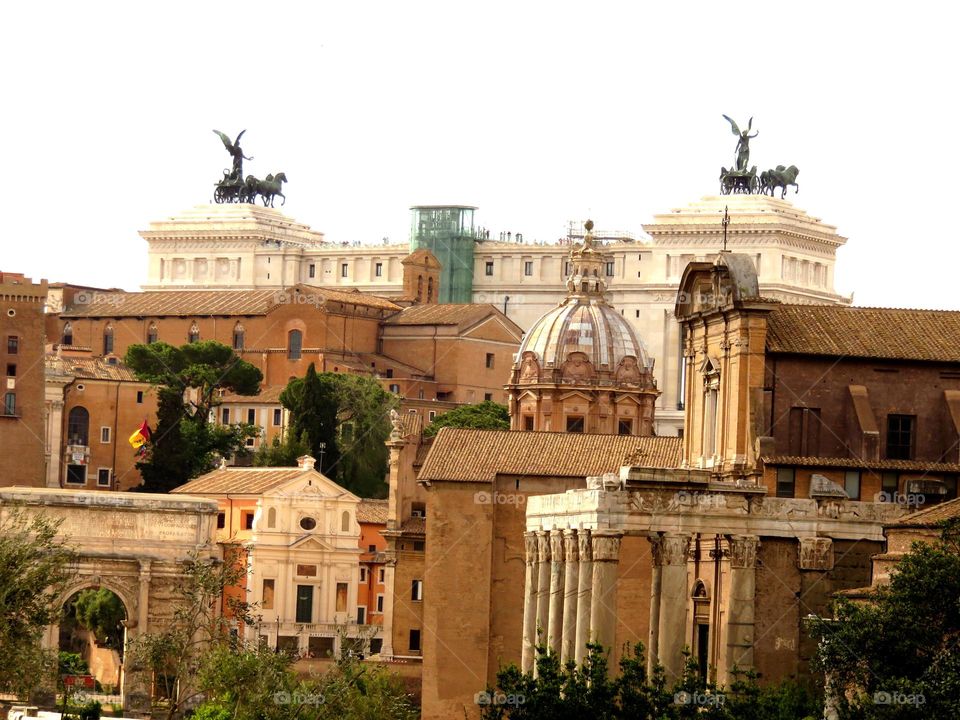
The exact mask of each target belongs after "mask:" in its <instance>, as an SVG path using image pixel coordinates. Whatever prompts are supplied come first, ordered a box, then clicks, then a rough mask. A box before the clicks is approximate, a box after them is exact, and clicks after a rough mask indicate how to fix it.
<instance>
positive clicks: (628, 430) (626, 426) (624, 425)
mask: <svg viewBox="0 0 960 720" xmlns="http://www.w3.org/2000/svg"><path fill="white" fill-rule="evenodd" d="M617 435H633V420H618V421H617Z"/></svg>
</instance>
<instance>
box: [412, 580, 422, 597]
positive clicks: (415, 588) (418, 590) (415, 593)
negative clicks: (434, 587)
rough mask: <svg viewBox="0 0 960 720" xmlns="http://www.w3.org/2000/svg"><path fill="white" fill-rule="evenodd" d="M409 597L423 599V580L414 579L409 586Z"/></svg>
mask: <svg viewBox="0 0 960 720" xmlns="http://www.w3.org/2000/svg"><path fill="white" fill-rule="evenodd" d="M410 599H411V600H423V580H414V581H413V583H412V585H411V586H410Z"/></svg>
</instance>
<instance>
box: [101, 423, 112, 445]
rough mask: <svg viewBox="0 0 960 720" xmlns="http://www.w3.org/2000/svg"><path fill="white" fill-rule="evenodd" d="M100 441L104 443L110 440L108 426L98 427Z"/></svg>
mask: <svg viewBox="0 0 960 720" xmlns="http://www.w3.org/2000/svg"><path fill="white" fill-rule="evenodd" d="M100 442H101V443H103V444H104V445H106V444H107V443H109V442H110V428H109V427H102V428H100Z"/></svg>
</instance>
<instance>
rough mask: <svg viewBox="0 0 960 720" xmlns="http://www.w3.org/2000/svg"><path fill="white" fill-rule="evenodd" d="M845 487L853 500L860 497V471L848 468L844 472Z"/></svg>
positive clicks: (848, 495)
mask: <svg viewBox="0 0 960 720" xmlns="http://www.w3.org/2000/svg"><path fill="white" fill-rule="evenodd" d="M843 489H844V490H845V491H846V493H847V497H848V498H850V499H851V500H859V499H860V471H859V470H847V472H845V473H844V474H843Z"/></svg>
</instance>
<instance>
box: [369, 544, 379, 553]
mask: <svg viewBox="0 0 960 720" xmlns="http://www.w3.org/2000/svg"><path fill="white" fill-rule="evenodd" d="M376 551H377V546H376V545H367V552H372V553H375V552H376Z"/></svg>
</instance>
